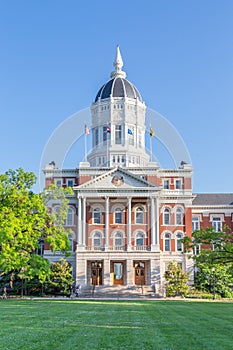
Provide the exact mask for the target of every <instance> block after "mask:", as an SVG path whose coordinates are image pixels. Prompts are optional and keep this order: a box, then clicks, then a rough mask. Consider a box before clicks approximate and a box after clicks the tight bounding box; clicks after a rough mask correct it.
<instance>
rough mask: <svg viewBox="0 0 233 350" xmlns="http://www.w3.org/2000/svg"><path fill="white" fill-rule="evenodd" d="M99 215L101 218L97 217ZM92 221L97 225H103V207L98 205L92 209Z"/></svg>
mask: <svg viewBox="0 0 233 350" xmlns="http://www.w3.org/2000/svg"><path fill="white" fill-rule="evenodd" d="M95 214H98V216H96V215H95ZM98 217H99V219H97V218H98ZM96 219H97V220H96ZM97 221H98V222H97ZM92 223H93V224H95V225H102V210H101V208H99V207H96V208H94V209H93V211H92Z"/></svg>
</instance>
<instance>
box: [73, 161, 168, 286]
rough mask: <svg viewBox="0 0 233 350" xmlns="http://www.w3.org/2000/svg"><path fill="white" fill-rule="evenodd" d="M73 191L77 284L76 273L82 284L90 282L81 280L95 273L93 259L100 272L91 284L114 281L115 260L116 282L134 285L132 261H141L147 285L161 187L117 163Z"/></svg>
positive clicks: (154, 248)
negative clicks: (76, 207)
mask: <svg viewBox="0 0 233 350" xmlns="http://www.w3.org/2000/svg"><path fill="white" fill-rule="evenodd" d="M116 181H117V182H116ZM74 191H75V193H76V194H77V198H78V204H79V207H80V210H79V211H78V230H77V242H78V244H77V266H76V271H77V278H78V280H79V283H81V281H80V278H81V277H82V278H83V279H84V280H83V283H84V284H86V283H88V282H90V283H92V282H91V281H92V280H91V278H89V281H88V280H87V279H86V278H87V277H88V271H89V272H90V270H91V268H92V269H94V270H96V271H99V270H98V269H100V266H95V267H94V266H92V267H91V262H95V263H96V264H98V262H99V264H100V265H101V269H102V271H104V273H102V275H101V281H100V280H98V281H96V283H100V282H101V283H100V284H104V285H106V284H110V285H111V284H115V283H116V282H114V278H113V277H111V276H112V273H111V268H112V269H113V268H114V266H118V265H116V264H117V263H119V264H122V265H119V266H118V268H122V269H123V271H122V273H123V272H124V279H122V280H120V282H119V283H120V284H126V283H127V284H128V283H129V281H130V284H134V283H135V279H134V277H133V276H134V268H135V266H134V265H135V264H136V262H141V264H143V263H144V264H145V266H144V270H145V271H144V272H147V275H146V276H145V277H144V278H146V279H145V283H147V284H150V283H151V279H150V278H149V277H148V276H149V274H148V271H149V270H151V264H150V263H149V261H150V260H151V253H152V252H154V256H156V254H157V255H158V254H159V252H160V247H159V225H158V220H157V217H156V208H158V206H159V192H160V191H161V188H160V187H159V186H156V185H153V184H150V183H148V182H147V181H146V180H144V179H141V178H139V177H138V176H135V175H133V174H132V173H130V172H129V171H127V170H125V169H121V168H119V167H117V168H114V169H112V170H110V171H107V172H106V173H104V174H102V175H101V176H99V177H97V178H94V179H93V180H90V181H89V182H86V183H85V184H83V185H80V186H78V187H75V188H74ZM148 193H149V194H150V196H149V198H148ZM107 262H108V263H107ZM134 262H135V264H134ZM112 264H115V265H114V266H113V265H112ZM111 266H112V267H111ZM115 268H116V267H115ZM140 269H142V267H140ZM84 270H85V271H84ZM94 270H93V271H94ZM107 271H108V272H107ZM140 272H141V270H140ZM82 278H81V279H82Z"/></svg>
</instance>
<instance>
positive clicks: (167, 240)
mask: <svg viewBox="0 0 233 350" xmlns="http://www.w3.org/2000/svg"><path fill="white" fill-rule="evenodd" d="M163 242H164V252H170V251H171V234H170V233H169V232H165V234H164V238H163ZM167 243H168V247H167ZM167 248H169V249H167Z"/></svg>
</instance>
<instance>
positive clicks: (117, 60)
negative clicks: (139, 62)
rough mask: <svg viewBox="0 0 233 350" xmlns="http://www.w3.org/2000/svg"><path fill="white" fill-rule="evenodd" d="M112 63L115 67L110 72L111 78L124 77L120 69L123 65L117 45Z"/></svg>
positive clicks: (124, 74)
mask: <svg viewBox="0 0 233 350" xmlns="http://www.w3.org/2000/svg"><path fill="white" fill-rule="evenodd" d="M113 65H114V67H115V71H114V72H112V73H111V78H115V77H120V78H125V77H126V73H125V72H123V71H122V70H121V68H122V67H123V60H122V57H121V52H120V47H119V45H117V49H116V58H115V61H114V63H113Z"/></svg>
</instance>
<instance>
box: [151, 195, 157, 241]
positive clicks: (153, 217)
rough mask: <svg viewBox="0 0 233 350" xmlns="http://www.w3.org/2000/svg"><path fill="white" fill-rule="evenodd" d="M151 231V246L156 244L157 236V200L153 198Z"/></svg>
mask: <svg viewBox="0 0 233 350" xmlns="http://www.w3.org/2000/svg"><path fill="white" fill-rule="evenodd" d="M150 221H151V222H150V227H151V229H150V231H151V245H155V244H156V236H155V200H154V198H153V197H151V199H150Z"/></svg>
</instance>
